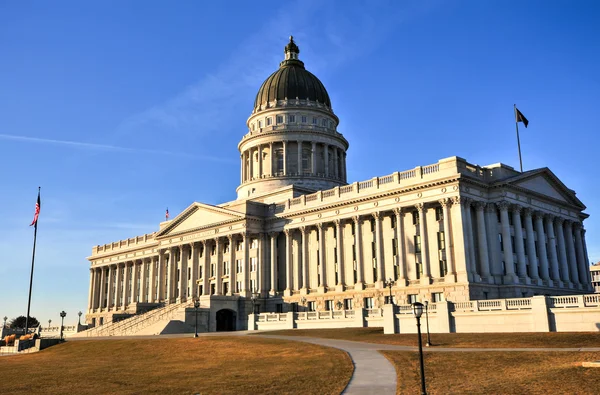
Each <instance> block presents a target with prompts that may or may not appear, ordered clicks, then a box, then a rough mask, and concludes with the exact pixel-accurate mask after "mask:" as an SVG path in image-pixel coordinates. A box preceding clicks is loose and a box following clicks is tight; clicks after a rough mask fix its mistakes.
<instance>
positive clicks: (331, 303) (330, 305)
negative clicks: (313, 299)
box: [325, 300, 333, 311]
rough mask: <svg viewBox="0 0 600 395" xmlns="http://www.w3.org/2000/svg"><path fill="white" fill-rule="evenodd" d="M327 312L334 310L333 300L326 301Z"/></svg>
mask: <svg viewBox="0 0 600 395" xmlns="http://www.w3.org/2000/svg"><path fill="white" fill-rule="evenodd" d="M325 310H326V311H331V310H333V300H326V301H325Z"/></svg>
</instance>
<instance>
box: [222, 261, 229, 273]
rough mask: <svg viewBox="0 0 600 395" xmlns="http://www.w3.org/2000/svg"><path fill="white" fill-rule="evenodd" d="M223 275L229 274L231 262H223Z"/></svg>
mask: <svg viewBox="0 0 600 395" xmlns="http://www.w3.org/2000/svg"><path fill="white" fill-rule="evenodd" d="M223 275H224V276H229V262H223Z"/></svg>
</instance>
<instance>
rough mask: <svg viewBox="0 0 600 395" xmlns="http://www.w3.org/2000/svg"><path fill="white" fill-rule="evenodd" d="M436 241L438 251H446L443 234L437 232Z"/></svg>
mask: <svg viewBox="0 0 600 395" xmlns="http://www.w3.org/2000/svg"><path fill="white" fill-rule="evenodd" d="M437 239H438V250H445V249H446V237H445V236H444V232H438V233H437Z"/></svg>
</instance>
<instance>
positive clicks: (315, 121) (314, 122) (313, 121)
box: [312, 117, 317, 125]
mask: <svg viewBox="0 0 600 395" xmlns="http://www.w3.org/2000/svg"><path fill="white" fill-rule="evenodd" d="M312 123H313V125H316V124H317V118H315V117H313V119H312Z"/></svg>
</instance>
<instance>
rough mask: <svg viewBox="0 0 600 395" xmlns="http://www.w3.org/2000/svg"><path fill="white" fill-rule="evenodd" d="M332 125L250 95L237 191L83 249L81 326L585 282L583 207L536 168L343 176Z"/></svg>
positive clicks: (293, 101) (303, 106) (448, 166)
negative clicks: (158, 315)
mask: <svg viewBox="0 0 600 395" xmlns="http://www.w3.org/2000/svg"><path fill="white" fill-rule="evenodd" d="M288 47H289V45H288ZM288 47H286V57H287V56H296V58H297V53H295V54H294V53H289V50H288ZM283 63H284V62H282V64H283ZM282 67H283V66H282ZM286 67H288V66H286ZM315 78H316V77H315ZM261 89H262V88H261ZM261 97H262V96H261ZM269 118H270V119H271V123H270V124H268V123H267V122H268V121H267V119H269ZM315 119H316V121H315ZM315 122H316V123H315ZM337 125H338V119H337V117H336V116H335V115H334V114H333V111H332V110H331V108H330V107H328V106H326V105H324V104H321V103H319V102H318V101H312V100H311V98H310V97H309V98H306V99H304V98H289V100H288V99H287V98H285V99H283V100H274V101H273V102H270V103H262V104H261V103H258V104H257V106H256V107H255V109H254V110H253V113H252V115H251V116H250V118H249V120H248V129H249V131H248V133H247V134H246V135H245V136H244V137H243V138H242V141H241V142H240V144H239V146H238V148H239V150H240V154H241V156H240V158H241V184H240V186H239V187H238V189H237V192H238V199H237V200H234V201H231V202H227V203H223V204H220V205H216V206H213V205H208V204H203V203H193V204H192V205H190V206H189V207H188V208H187V209H185V210H184V211H183V212H182V213H181V214H179V215H178V216H177V217H175V218H173V219H172V220H170V221H165V222H163V223H161V224H160V225H159V230H158V231H156V232H154V233H150V234H146V235H143V236H137V237H134V238H131V239H128V240H121V241H118V242H114V243H111V244H106V245H98V246H96V247H94V248H93V250H92V255H91V256H90V257H89V258H88V259H89V261H90V262H91V269H90V292H89V305H88V314H87V316H86V317H87V321H88V323H90V324H95V325H98V324H101V323H105V322H109V321H113V320H116V319H120V318H125V317H128V316H131V315H135V314H139V313H141V312H144V311H147V310H148V309H151V308H154V307H156V306H158V305H161V304H170V303H184V302H189V301H190V300H192V299H193V298H196V297H199V298H200V301H201V303H202V306H203V308H209V309H210V316H209V318H208V319H209V322H211V320H212V324H211V325H209V327H210V328H211V330H213V329H214V330H216V329H219V322H221V321H220V320H225V319H226V320H231V319H233V320H234V322H233V324H232V325H233V327H234V328H235V329H240V328H246V327H247V317H248V315H249V314H251V313H252V312H253V311H255V310H259V311H263V312H264V311H268V312H274V313H275V312H277V313H285V312H292V311H297V310H298V309H299V305H301V306H303V307H302V308H300V309H305V310H315V311H327V310H329V311H331V310H334V306H342V307H343V308H344V309H346V310H354V309H358V308H366V309H371V308H378V307H382V306H383V304H384V302H385V299H386V297H389V295H390V292H391V294H392V297H393V299H394V301H395V302H396V303H411V302H413V301H416V300H430V301H432V302H439V301H444V300H451V301H453V302H463V301H469V300H477V299H488V298H514V297H519V298H520V297H529V296H534V295H569V294H581V293H582V292H590V291H591V290H592V288H591V282H590V273H589V270H588V262H587V253H586V245H585V230H584V228H583V221H584V219H586V218H587V215H586V214H585V213H584V212H583V210H584V209H585V206H584V205H583V204H582V203H581V202H580V201H579V200H578V199H577V197H576V195H575V192H574V191H572V190H570V189H568V188H567V187H566V186H565V185H564V184H563V183H562V182H561V181H560V180H559V179H558V178H557V177H556V176H555V175H554V174H553V173H552V172H551V171H550V170H549V169H547V168H542V169H537V170H531V171H526V172H523V173H521V172H518V171H516V170H514V169H513V168H512V167H510V166H507V165H504V164H495V165H490V166H483V167H481V166H478V165H474V164H470V163H468V162H467V161H466V160H464V159H462V158H459V157H451V158H446V159H442V160H440V161H438V162H437V163H435V164H431V165H428V166H418V167H416V168H414V169H410V170H406V171H402V172H394V173H392V174H390V175H387V176H383V177H374V178H372V179H369V180H365V181H361V182H354V183H352V184H347V182H346V180H347V175H346V165H345V162H346V150H347V148H348V142H347V141H346V139H345V138H344V137H343V136H342V135H341V134H340V133H339V132H338V131H337ZM252 297H254V299H255V300H254V301H253V300H252ZM223 311H227V312H229V313H230V314H229V315H224V314H221V315H220V312H223ZM219 317H222V318H219ZM223 317H225V318H223ZM232 317H233V318H232ZM228 322H229V321H228ZM228 327H230V326H228ZM230 329H231V328H230Z"/></svg>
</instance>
